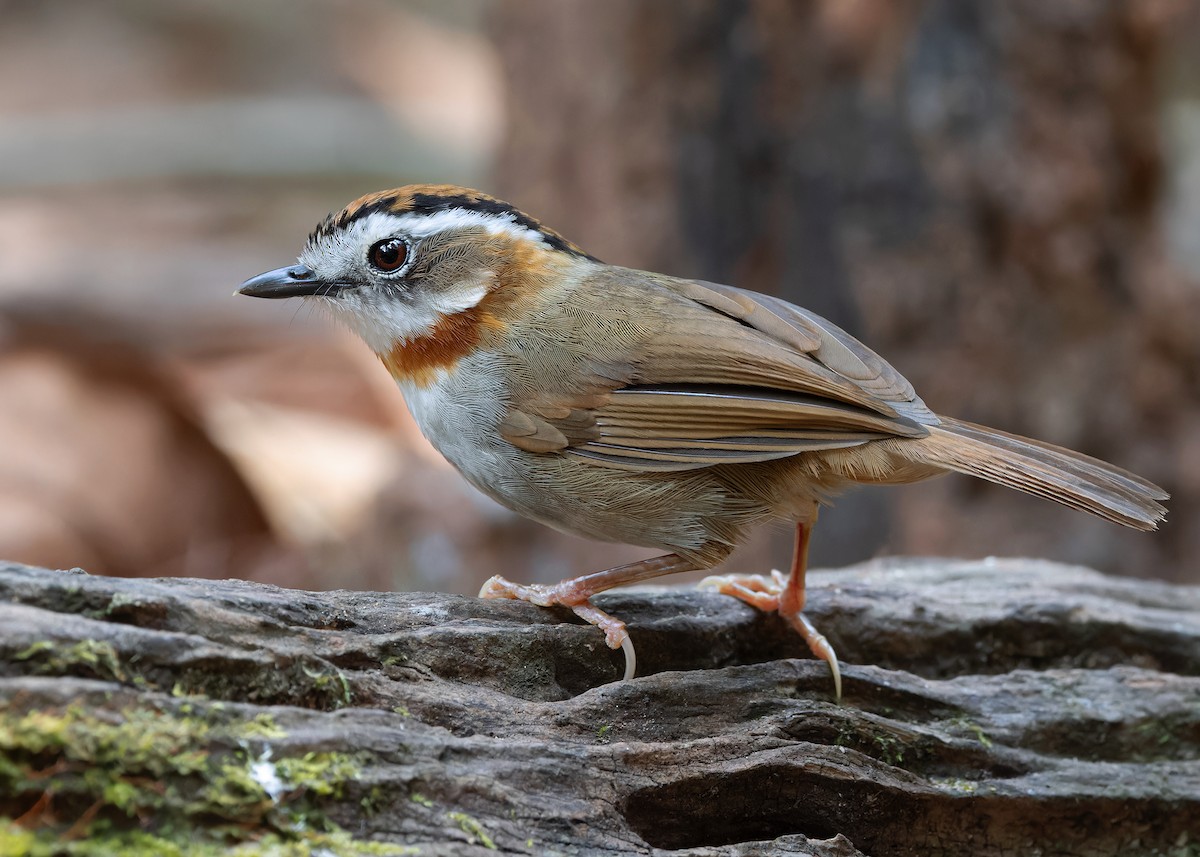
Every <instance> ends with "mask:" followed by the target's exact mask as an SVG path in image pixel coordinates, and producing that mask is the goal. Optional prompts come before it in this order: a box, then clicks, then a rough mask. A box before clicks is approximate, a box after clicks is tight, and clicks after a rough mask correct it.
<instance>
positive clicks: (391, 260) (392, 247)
mask: <svg viewBox="0 0 1200 857" xmlns="http://www.w3.org/2000/svg"><path fill="white" fill-rule="evenodd" d="M411 255H412V250H411V248H410V247H409V245H408V242H407V241H405V240H404V239H403V238H400V237H397V236H392V237H391V238H383V239H381V240H379V241H376V242H375V243H374V244H372V245H371V246H370V247H368V248H367V264H368V265H370V266H371V268H372V270H374V271H375V272H376V273H379V274H383V275H384V276H386V277H399V276H403V275H404V273H405V271H407V270H408V265H409V262H410V261H411V258H410V257H411Z"/></svg>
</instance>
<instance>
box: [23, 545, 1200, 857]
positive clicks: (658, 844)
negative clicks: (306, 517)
mask: <svg viewBox="0 0 1200 857" xmlns="http://www.w3.org/2000/svg"><path fill="white" fill-rule="evenodd" d="M809 581H810V599H809V607H808V609H807V612H808V614H809V615H810V616H811V617H812V619H813V620H814V622H815V623H816V624H817V626H818V627H820V628H821V629H822V630H823V631H824V632H825V633H826V634H827V635H828V636H829V638H830V640H831V641H832V642H833V643H834V644H835V645H836V646H837V647H838V650H839V652H840V653H841V654H842V657H843V662H844V667H843V668H844V673H845V678H846V695H845V700H844V703H843V704H842V705H835V704H834V703H833V701H832V698H831V697H832V694H831V688H830V683H829V678H828V674H827V670H826V669H825V667H824V665H823V664H821V663H819V662H817V661H813V660H810V659H808V658H806V657H804V653H803V643H802V642H801V641H800V640H799V639H798V638H796V637H795V636H794V635H792V634H790V633H789V632H788V631H787V630H786V629H785V628H784V627H783V625H782V623H781V622H779V621H778V620H777V619H776V618H774V617H771V616H766V615H763V614H760V613H757V612H755V611H753V610H751V609H750V608H748V607H746V606H745V605H743V604H740V603H738V602H736V601H734V600H733V599H729V598H724V597H721V596H717V595H713V594H706V593H700V592H696V591H692V590H685V589H669V590H650V591H640V592H618V593H610V594H608V595H606V596H602V597H600V598H598V599H597V600H598V602H599V603H600V604H601V605H602V606H603V607H604V608H605V609H609V610H613V611H616V612H617V613H618V614H619V615H622V616H623V617H624V618H626V619H627V620H629V625H630V630H631V633H632V635H633V637H634V639H635V640H636V641H637V644H638V647H639V653H640V655H641V661H640V663H641V666H642V669H643V670H644V674H643V675H642V676H641V677H639V678H637V679H635V680H634V681H632V682H627V683H623V684H621V683H617V684H609V683H606V682H608V681H610V680H611V679H612V678H614V677H615V676H616V675H618V674H619V671H620V662H619V661H620V655H619V654H618V653H612V652H609V651H608V650H607V649H606V648H605V647H604V645H603V642H602V640H601V636H600V634H599V632H597V631H596V630H595V629H593V628H590V627H587V626H584V625H581V624H578V623H577V621H576V620H574V619H573V617H572V616H571V615H570V614H569V613H568V612H567V611H565V610H561V611H560V610H543V609H539V608H536V607H532V606H531V605H528V604H523V603H517V602H484V601H479V600H476V599H470V598H461V597H454V596H445V595H436V594H419V593H407V594H398V593H392V594H380V593H367V592H333V593H316V592H300V591H291V590H285V589H279V588H275V587H269V586H262V585H256V584H248V583H242V582H238V581H196V580H122V579H114V578H102V577H91V576H87V575H84V574H81V573H69V572H53V571H48V570H43V569H35V568H28V567H20V566H7V567H4V568H3V569H0V723H3V724H4V725H5V726H10V725H11V724H12V723H13V721H14V720H20V719H21V718H28V717H30V716H42V717H55V716H65V712H75V714H74V715H73V716H77V717H84V716H88V717H95V718H98V719H101V720H104V721H105V722H109V723H114V724H115V723H121V722H123V723H125V724H127V725H126V727H124V728H125V729H126V730H127V733H128V734H131V735H134V736H138V735H141V734H142V733H143V732H144V733H145V736H146V737H145V740H146V746H147V747H150V748H152V747H153V744H152V743H150V742H151V737H150V736H151V734H152V733H154V734H163V733H164V732H166V733H169V734H177V733H176V732H172V731H171V729H167V728H166V726H164V724H167V725H168V726H172V724H176V723H177V722H178V723H183V722H193V721H195V720H196V719H197V718H200V719H201V720H204V722H206V723H212V724H216V723H218V722H219V723H221V724H224V725H223V726H222V728H233V725H231V724H237V723H242V724H247V723H252V722H254V718H256V717H260V716H261V717H266V718H269V719H270V723H271V724H272V725H273V726H272V728H271V729H266V728H262V729H260V732H259V733H258V734H256V735H255V737H252V738H248V739H245V740H244V741H243V742H242V743H241V744H240V745H239V744H238V743H236V742H229V741H225V742H222V740H221V739H220V738H219V737H218V731H217V726H216V725H212V726H211V727H210V728H211V729H212V732H211V734H210V737H208V738H204V739H200V740H199V742H198V746H196V747H190V748H189V749H196V750H203V751H204V753H205V754H207V755H205V756H204V757H203V759H202V761H197V762H196V764H197V765H199V766H200V768H199V770H200V771H201V773H199V774H198V773H196V771H189V770H187V769H186V768H185V769H180V770H176V769H175V768H173V767H169V766H168V770H166V772H165V773H162V774H161V775H160V782H161V788H162V789H163V790H164V791H163V792H162V793H163V794H165V795H167V796H168V797H169V796H170V795H171V794H175V793H176V792H175V791H172V790H180V791H186V789H188V788H189V787H191V788H193V789H194V785H195V782H196V778H197V777H198V776H202V775H203V771H205V770H207V768H206V767H205V766H219V765H226V766H227V767H228V766H232V767H233V768H236V764H237V763H238V760H239V759H240V760H242V761H247V760H248V761H253V760H259V761H261V760H263V759H265V758H266V759H268V761H270V762H271V763H272V764H276V765H278V766H279V767H278V769H279V770H280V771H286V770H289V768H288V767H287V765H288V764H289V760H294V759H304V758H306V757H307V758H309V759H310V760H311V759H314V758H324V757H322V756H321V755H320V754H330V753H343V754H347V755H348V756H349V757H352V758H353V759H354V764H355V765H357V769H356V771H355V773H354V775H353V776H343V777H342V779H341V780H338V781H337V782H336V783H333V785H336V786H337V788H336V789H333V788H332V786H331V789H330V791H329V792H328V793H324V794H322V793H320V792H319V791H318V790H316V789H315V787H314V786H313V785H312V784H310V785H309V786H305V787H293V788H290V789H285V790H284V791H283V792H281V793H280V794H279V795H277V797H276V798H275V799H274V801H273V802H272V799H271V798H270V797H269V796H268V795H267V794H266V792H265V791H263V792H262V793H261V794H258V795H257V797H255V795H254V793H253V789H254V788H255V786H254V784H253V781H252V780H248V781H247V784H244V786H243V787H244V788H245V789H248V790H250V791H249V796H250V797H251V798H254V802H253V805H254V806H255V807H257V809H256V810H255V814H253V815H252V816H251V817H249V819H247V818H243V819H242V820H241V826H240V827H239V828H238V830H240V831H241V832H240V833H239V834H238V835H239V836H244V837H247V838H253V837H257V836H263V835H267V833H268V832H270V831H274V832H275V834H276V835H277V834H278V831H279V830H280V828H281V822H280V819H281V818H286V817H288V815H287V813H288V812H289V811H293V812H294V811H296V808H297V807H299V806H301V805H303V806H305V807H306V812H308V813H312V812H315V811H317V810H319V811H320V812H321V813H322V814H323V816H324V817H325V818H327V819H328V820H330V821H332V822H333V823H335V824H336V825H338V826H339V827H340V828H341V829H342V830H343V831H347V832H348V833H349V834H352V835H353V836H354V837H355V838H356V840H375V841H379V842H385V843H394V844H401V845H406V846H413V847H415V848H417V849H419V853H420V854H426V855H442V854H445V855H449V854H455V855H458V854H467V855H471V854H486V853H489V852H490V850H491V849H489V848H488V847H487V843H491V844H492V845H494V846H495V847H496V848H497V849H499V850H502V851H504V852H507V853H513V854H580V855H593V854H594V855H605V854H648V855H651V854H652V855H660V857H665V855H668V854H683V855H691V856H692V857H700V855H705V857H716V855H743V854H745V855H749V854H766V855H779V854H808V855H824V857H834V856H835V855H837V857H849V856H850V855H857V854H870V855H934V857H937V855H959V854H966V853H970V854H976V855H985V857H986V855H1002V854H1013V853H1033V852H1034V851H1036V850H1038V849H1040V850H1041V853H1054V854H1063V855H1079V857H1082V855H1101V854H1105V855H1107V854H1114V853H1121V854H1130V855H1139V854H1147V855H1148V854H1176V853H1178V854H1186V853H1191V852H1190V851H1189V850H1188V849H1194V847H1195V843H1196V841H1197V832H1198V829H1197V825H1196V819H1197V818H1200V620H1198V619H1197V616H1198V615H1200V613H1198V611H1200V590H1197V589H1195V588H1182V587H1172V586H1169V585H1165V584H1157V583H1148V582H1134V581H1129V580H1123V579H1117V578H1109V577H1104V576H1101V575H1099V574H1096V573H1095V572H1091V571H1088V570H1086V569H1081V568H1075V567H1068V566H1060V565H1053V564H1048V563H1044V562H1037V561H1032V560H1028V561H1027V560H1012V561H985V562H950V561H942V562H935V561H911V560H910V561H892V562H879V563H873V564H869V565H864V566H859V567H855V568H851V569H847V570H843V571H837V572H816V573H812V574H810V577H809ZM72 652H74V653H76V654H78V653H80V652H91V653H92V654H93V655H95V654H96V653H102V656H99V657H91V658H90V659H89V658H86V657H74V658H72V657H71V653H72ZM188 718H190V720H188ZM23 722H27V721H23ZM47 722H49V721H47ZM259 722H260V723H262V722H264V721H261V720H260V721H259ZM174 728H175V727H174V726H172V729H174ZM156 729H157V732H155V731H154V730H156ZM20 734H21V733H19V732H14V731H12V730H9V731H5V730H4V729H0V816H7V817H10V818H12V817H18V816H22V815H23V816H24V823H25V824H26V826H27V827H28V828H29V829H31V830H32V831H33V832H34V834H35V835H36V836H38V837H41V838H44V839H46V840H48V841H57V840H56V837H59V838H60V837H62V836H63V835H64V834H65V832H66V831H67V830H68V829H69V828H70V827H71V825H73V824H75V823H76V822H78V820H79V819H80V818H81V817H82V816H83V814H84V813H85V812H88V811H90V812H92V816H91V817H92V818H93V819H95V820H102V821H103V822H104V823H105V824H106V825H108V826H109V828H108V829H109V830H110V831H111V830H122V829H126V830H128V829H132V828H137V829H139V830H143V831H150V832H162V829H163V827H164V826H165V825H167V824H168V823H169V824H173V825H175V829H176V831H177V832H178V831H180V830H181V831H183V835H184V836H185V837H188V838H189V839H190V841H193V842H195V843H203V842H206V841H209V839H210V838H211V837H213V836H216V835H217V831H218V830H221V831H223V833H222V834H221V835H224V836H228V835H230V834H229V828H228V825H227V824H223V822H224V820H223V819H220V818H214V817H211V816H204V815H199V814H195V815H189V814H188V813H187V812H186V811H185V810H179V811H178V812H176V813H175V814H174V815H172V814H171V812H173V810H171V809H170V807H169V806H168V807H167V808H160V809H159V810H158V811H157V812H155V813H144V814H143V815H142V817H140V818H139V817H138V816H137V815H136V814H134V815H127V814H126V813H124V812H122V811H120V810H119V809H116V808H115V807H114V806H113V805H112V804H111V802H106V800H105V799H104V798H103V796H94V795H90V794H88V793H87V792H86V791H85V790H82V791H81V790H80V789H83V786H82V785H80V783H83V768H82V767H80V763H79V761H78V760H77V759H72V758H70V757H69V756H70V753H69V750H64V749H63V748H61V747H58V748H55V747H54V746H53V745H52V744H51V746H50V747H48V748H43V749H42V750H40V751H39V752H33V751H31V750H30V749H29V748H28V746H22V745H21V744H20V741H19V740H15V739H14V735H17V736H19V735H20ZM178 734H183V733H182V732H180V733H178ZM268 750H269V758H268ZM311 754H316V755H311ZM152 757H153V753H152V749H151V751H148V752H147V754H146V756H145V758H144V759H142V758H141V757H139V758H138V759H134V760H133V761H130V760H129V759H125V760H124V761H121V760H119V759H116V758H107V759H102V760H101V761H100V762H98V763H95V764H92V765H90V767H89V770H93V773H92V774H91V775H90V776H92V777H94V778H97V780H98V781H102V780H103V777H104V776H105V774H106V772H111V771H112V770H115V769H116V768H117V767H118V766H119V765H122V764H123V765H124V766H125V767H124V768H122V770H124V771H126V772H128V776H129V778H130V783H129V784H130V785H131V787H132V786H133V785H136V783H135V782H134V780H136V777H135V776H134V774H135V773H136V772H137V771H138V770H139V769H138V768H137V765H138V764H141V765H143V766H144V767H150V766H151V763H152V761H153V758H152ZM187 758H191V757H190V756H189V757H187ZM196 758H197V759H201V757H199V756H197V757H196ZM264 764H265V762H264ZM310 764H311V761H310ZM230 769H232V768H230ZM14 772H15V773H14ZM189 783H190V784H192V785H191V786H189ZM72 785H74V786H76V787H77V788H76V790H75V791H72V789H71V788H70V787H71V786H72ZM47 793H54V797H53V800H52V801H50V809H49V810H47V809H46V808H45V806H44V805H43V807H42V809H41V810H39V811H34V809H35V807H36V805H37V804H38V802H39V800H40V799H42V798H43V797H44V795H46V794H47ZM93 806H95V808H94V809H90V810H89V808H90V807H93ZM464 819H465V820H464ZM0 829H3V828H0ZM78 832H79V831H78V830H77V831H76V833H77V834H78ZM295 835H297V836H298V835H299V834H295ZM484 837H486V840H485V838H484ZM346 853H352V852H349V851H347V852H346Z"/></svg>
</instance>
